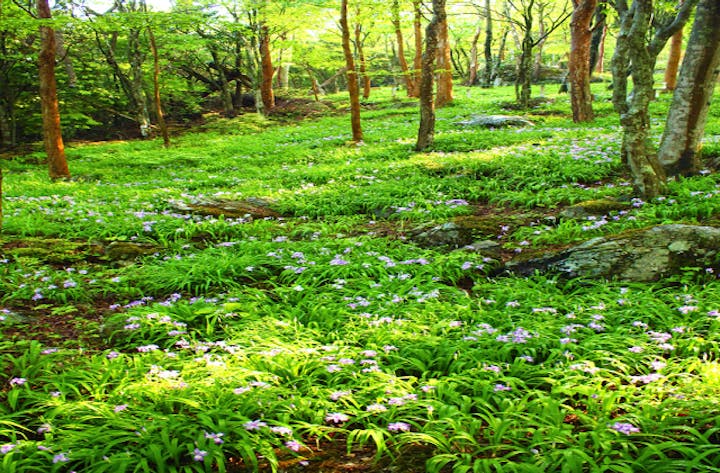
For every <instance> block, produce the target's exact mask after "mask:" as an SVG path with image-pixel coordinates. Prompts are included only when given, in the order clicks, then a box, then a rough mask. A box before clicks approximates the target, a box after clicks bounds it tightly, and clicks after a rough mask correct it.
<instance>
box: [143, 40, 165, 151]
mask: <svg viewBox="0 0 720 473" xmlns="http://www.w3.org/2000/svg"><path fill="white" fill-rule="evenodd" d="M148 38H149V39H150V50H151V51H152V55H153V97H154V100H155V115H157V121H158V128H160V134H161V135H162V138H163V146H165V147H166V148H169V147H170V134H169V133H168V127H167V123H165V116H164V115H163V111H162V102H161V101H160V56H159V55H158V50H157V42H156V41H155V34H154V33H153V31H152V28H150V27H148Z"/></svg>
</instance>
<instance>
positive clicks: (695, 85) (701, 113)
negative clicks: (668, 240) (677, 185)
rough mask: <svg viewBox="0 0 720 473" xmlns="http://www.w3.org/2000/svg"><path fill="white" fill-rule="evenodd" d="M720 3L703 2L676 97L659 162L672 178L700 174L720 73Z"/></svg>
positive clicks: (683, 65)
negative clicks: (708, 120)
mask: <svg viewBox="0 0 720 473" xmlns="http://www.w3.org/2000/svg"><path fill="white" fill-rule="evenodd" d="M718 18H720V3H719V2H718V1H717V0H700V2H699V4H698V6H697V11H696V12H695V22H694V23H693V27H692V31H691V33H690V39H689V41H688V45H687V49H686V51H685V59H683V63H682V68H681V70H680V77H679V80H678V84H677V88H676V89H675V93H674V95H673V100H672V105H671V106H670V111H669V113H668V117H667V122H666V124H665V131H664V133H663V136H662V139H661V141H660V150H659V152H658V160H659V161H660V164H661V165H662V166H663V169H664V170H665V172H666V173H667V174H668V175H669V176H676V175H692V174H696V173H697V172H698V171H700V169H701V167H702V164H701V163H700V156H699V149H700V145H701V141H702V136H703V132H704V130H705V123H706V121H707V115H708V108H709V106H710V100H711V98H712V95H713V90H714V88H715V82H716V79H717V77H718V73H720V70H719V68H720V23H718V21H717V19H718Z"/></svg>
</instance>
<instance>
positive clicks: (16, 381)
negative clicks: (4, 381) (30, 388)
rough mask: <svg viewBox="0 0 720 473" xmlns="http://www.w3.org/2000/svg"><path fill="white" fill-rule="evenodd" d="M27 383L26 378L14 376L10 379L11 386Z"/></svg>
mask: <svg viewBox="0 0 720 473" xmlns="http://www.w3.org/2000/svg"><path fill="white" fill-rule="evenodd" d="M25 383H27V379H25V378H12V379H11V380H10V386H22V385H23V384H25Z"/></svg>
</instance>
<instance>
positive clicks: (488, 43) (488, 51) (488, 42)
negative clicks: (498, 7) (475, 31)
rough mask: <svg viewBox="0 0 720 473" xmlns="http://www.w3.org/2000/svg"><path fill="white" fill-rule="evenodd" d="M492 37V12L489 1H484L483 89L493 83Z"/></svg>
mask: <svg viewBox="0 0 720 473" xmlns="http://www.w3.org/2000/svg"><path fill="white" fill-rule="evenodd" d="M492 35H493V28H492V10H491V9H490V0H485V72H484V73H483V79H482V86H483V87H485V88H489V87H492V81H493V57H492V39H493V36H492Z"/></svg>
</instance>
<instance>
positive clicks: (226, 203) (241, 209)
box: [171, 197, 281, 219]
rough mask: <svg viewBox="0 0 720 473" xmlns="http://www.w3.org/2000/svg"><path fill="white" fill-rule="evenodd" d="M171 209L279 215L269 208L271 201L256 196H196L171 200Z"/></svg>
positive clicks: (216, 214)
mask: <svg viewBox="0 0 720 473" xmlns="http://www.w3.org/2000/svg"><path fill="white" fill-rule="evenodd" d="M171 205H172V207H173V209H175V210H176V211H178V212H181V213H193V214H199V215H211V216H214V217H219V216H221V215H222V216H224V217H227V218H254V219H258V218H268V217H280V216H281V215H280V214H279V213H278V212H276V211H275V210H273V209H272V208H270V206H271V205H272V202H269V201H267V200H263V199H257V198H252V197H251V198H248V199H244V200H229V199H208V198H198V199H195V200H193V201H191V202H182V201H172V202H171Z"/></svg>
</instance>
